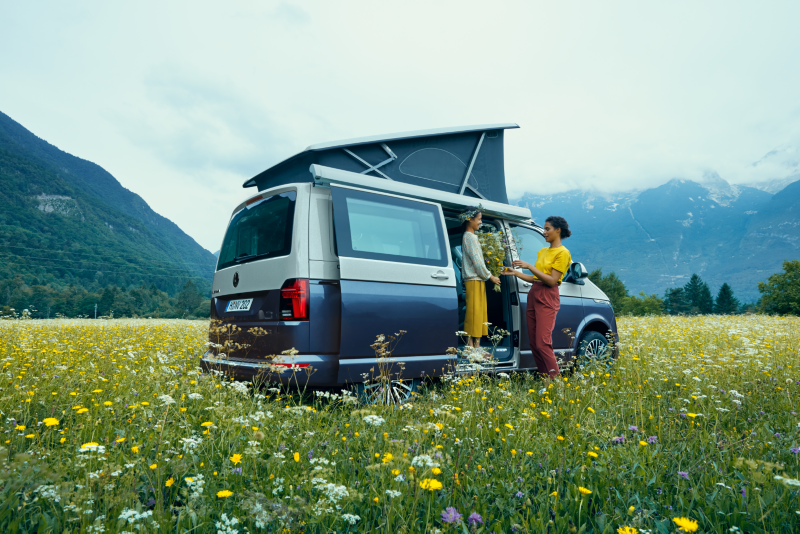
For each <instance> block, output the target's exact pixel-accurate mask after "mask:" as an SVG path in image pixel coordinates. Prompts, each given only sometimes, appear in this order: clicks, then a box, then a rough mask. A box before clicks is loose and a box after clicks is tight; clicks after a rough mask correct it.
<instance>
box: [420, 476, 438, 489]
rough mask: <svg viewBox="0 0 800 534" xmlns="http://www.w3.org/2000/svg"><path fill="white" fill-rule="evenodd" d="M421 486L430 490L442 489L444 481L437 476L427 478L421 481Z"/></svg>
mask: <svg viewBox="0 0 800 534" xmlns="http://www.w3.org/2000/svg"><path fill="white" fill-rule="evenodd" d="M419 487H420V488H422V489H426V490H428V491H436V490H439V489H442V483H441V482H439V481H438V480H436V479H435V478H426V479H423V480H422V482H420V483H419Z"/></svg>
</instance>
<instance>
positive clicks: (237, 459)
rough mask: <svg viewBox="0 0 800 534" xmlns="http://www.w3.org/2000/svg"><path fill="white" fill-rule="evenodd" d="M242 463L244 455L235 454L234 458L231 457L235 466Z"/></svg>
mask: <svg viewBox="0 0 800 534" xmlns="http://www.w3.org/2000/svg"><path fill="white" fill-rule="evenodd" d="M241 461H242V455H241V454H234V455H233V456H231V462H233V465H236V464H238V463H239V462H241Z"/></svg>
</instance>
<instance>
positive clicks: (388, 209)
mask: <svg viewBox="0 0 800 534" xmlns="http://www.w3.org/2000/svg"><path fill="white" fill-rule="evenodd" d="M331 191H332V196H333V206H334V207H333V212H334V221H335V226H336V240H337V242H336V244H337V247H338V251H339V255H340V256H346V257H353V258H364V259H371V260H384V261H395V262H401V263H416V264H420V265H432V266H438V267H446V266H447V264H448V260H447V256H446V255H445V250H446V247H445V240H444V232H443V231H442V222H441V215H440V212H439V207H438V206H436V205H435V204H428V203H423V202H417V201H414V200H409V199H403V198H395V197H389V196H386V195H378V194H374V193H367V192H364V191H356V190H352V189H343V188H339V187H332V188H331Z"/></svg>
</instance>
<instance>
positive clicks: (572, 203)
mask: <svg viewBox="0 0 800 534" xmlns="http://www.w3.org/2000/svg"><path fill="white" fill-rule="evenodd" d="M512 202H513V203H515V204H517V205H520V206H525V207H528V208H530V210H531V213H532V215H533V217H534V219H535V220H537V221H538V222H539V223H540V224H541V223H543V222H544V219H545V218H546V217H548V216H550V215H561V216H563V217H565V218H566V219H567V221H569V223H570V228H571V229H572V230H573V237H571V238H570V239H569V240H568V241H566V242H565V244H566V245H567V246H568V248H570V250H571V251H572V253H573V258H575V261H582V262H584V263H585V264H586V266H587V268H588V269H590V270H591V269H594V268H598V267H601V268H603V271H604V272H611V271H614V272H616V273H617V275H618V276H619V277H620V278H621V279H622V280H623V281H624V282H625V283H626V285H628V287H629V288H630V289H631V290H632V291H633V292H634V293H638V292H639V291H645V292H647V293H657V294H661V293H663V292H664V290H666V289H667V288H670V287H677V286H680V285H683V284H684V283H685V282H686V280H688V278H689V277H690V276H691V275H692V274H693V273H695V272H696V273H698V274H700V275H701V276H702V277H703V278H704V279H705V280H706V281H708V282H709V283H710V284H711V285H712V289H713V288H718V287H719V286H721V285H722V283H724V282H728V283H729V284H730V285H731V286H732V287H733V289H734V291H736V293H737V296H739V297H740V298H742V299H743V300H745V301H754V300H756V299H757V298H758V296H759V293H758V288H757V283H758V282H759V281H763V280H765V279H766V278H767V276H769V274H772V273H773V272H777V271H779V270H781V266H782V262H783V261H784V260H785V259H794V258H796V257H798V254H799V251H800V214H798V213H796V212H797V210H796V209H795V208H794V205H795V204H800V182H798V181H792V182H790V183H789V184H788V185H786V186H785V187H784V188H783V189H781V190H779V191H778V192H776V193H775V194H770V193H768V192H766V191H763V190H761V189H757V188H755V187H751V186H748V185H733V184H729V183H728V182H726V181H725V180H724V179H722V178H721V177H719V175H718V174H716V173H711V172H710V173H706V175H705V176H704V180H703V182H695V181H692V180H686V179H679V178H676V179H673V180H670V181H669V182H667V183H665V184H662V185H660V186H658V187H654V188H649V189H645V190H639V191H628V192H621V193H601V192H597V191H581V190H573V191H567V192H564V193H560V194H554V195H534V194H530V193H526V194H525V195H523V196H522V197H520V198H518V199H515V200H513V201H512ZM620 244H621V246H620Z"/></svg>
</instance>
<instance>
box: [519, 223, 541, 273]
mask: <svg viewBox="0 0 800 534" xmlns="http://www.w3.org/2000/svg"><path fill="white" fill-rule="evenodd" d="M511 235H512V237H513V238H514V242H515V243H516V245H517V255H518V256H519V259H521V260H522V261H524V262H526V263H530V264H531V265H534V264H535V263H536V260H537V259H538V258H539V251H540V250H542V249H543V248H545V247H548V246H549V245H548V244H547V241H545V240H544V236H543V235H542V234H540V233H539V232H537V231H536V230H534V229H533V228H526V227H524V226H515V225H512V226H511Z"/></svg>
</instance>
